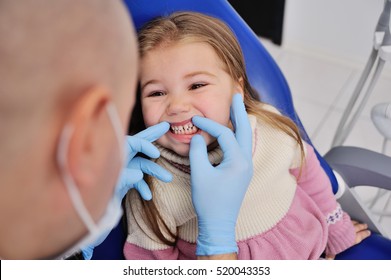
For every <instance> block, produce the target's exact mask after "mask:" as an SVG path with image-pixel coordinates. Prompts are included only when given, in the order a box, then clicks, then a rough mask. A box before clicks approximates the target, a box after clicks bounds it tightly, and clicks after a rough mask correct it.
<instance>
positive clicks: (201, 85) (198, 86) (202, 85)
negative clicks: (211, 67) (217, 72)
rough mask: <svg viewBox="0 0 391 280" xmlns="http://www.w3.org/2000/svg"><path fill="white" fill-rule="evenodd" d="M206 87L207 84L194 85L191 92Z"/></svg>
mask: <svg viewBox="0 0 391 280" xmlns="http://www.w3.org/2000/svg"><path fill="white" fill-rule="evenodd" d="M204 86H206V84H201V83H198V84H192V85H191V86H190V90H195V89H198V88H200V87H204Z"/></svg>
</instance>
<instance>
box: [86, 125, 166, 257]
mask: <svg viewBox="0 0 391 280" xmlns="http://www.w3.org/2000/svg"><path fill="white" fill-rule="evenodd" d="M169 128H170V125H169V124H168V123H167V122H162V123H159V124H157V125H154V126H151V127H149V128H147V129H145V130H143V131H141V132H139V133H137V134H135V135H133V136H127V137H126V144H125V153H126V158H127V160H126V165H125V168H123V170H122V172H121V176H120V178H119V181H118V185H117V186H116V188H115V194H114V195H115V196H117V197H118V198H119V199H120V200H121V201H122V199H123V198H124V197H125V195H126V193H127V192H128V191H129V190H130V189H132V188H135V189H137V191H138V192H139V193H140V195H141V197H142V198H143V199H145V200H150V199H151V198H152V193H151V191H150V189H149V187H148V185H147V183H146V182H145V181H144V179H143V174H144V173H145V174H148V175H151V176H154V177H156V178H158V179H159V180H161V181H163V182H170V181H171V180H172V175H171V173H169V172H168V171H167V170H165V169H164V168H162V167H161V166H159V165H158V164H156V163H154V162H153V161H151V160H148V159H146V158H143V157H140V156H136V155H137V154H138V153H143V154H144V155H146V156H148V157H150V158H158V157H159V156H160V152H159V150H158V149H157V148H156V147H155V146H154V145H153V144H152V143H151V142H153V141H155V140H157V139H158V138H160V137H161V136H162V135H163V134H165V133H166V132H167V131H168V129H169ZM109 234H110V232H106V233H104V234H102V236H101V237H100V238H99V239H98V240H97V241H96V242H95V243H94V244H91V245H89V246H87V247H85V248H83V249H82V250H81V251H82V254H83V257H84V259H86V260H90V259H91V258H92V254H93V252H94V248H95V247H96V246H98V245H99V244H101V243H102V242H103V241H104V240H105V239H106V237H107V236H108V235H109Z"/></svg>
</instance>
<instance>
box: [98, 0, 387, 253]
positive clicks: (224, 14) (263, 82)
mask: <svg viewBox="0 0 391 280" xmlns="http://www.w3.org/2000/svg"><path fill="white" fill-rule="evenodd" d="M124 3H125V4H126V5H127V7H128V9H129V11H130V13H131V15H132V18H133V21H134V23H135V25H136V28H137V29H139V28H140V27H142V26H143V24H145V23H146V22H147V21H149V20H151V19H152V18H154V17H156V16H160V15H165V14H170V13H171V12H173V11H178V10H192V11H198V12H202V13H205V14H209V15H212V16H215V17H218V18H220V19H222V20H223V21H225V22H226V23H227V24H228V25H229V26H230V27H231V29H232V30H233V31H234V33H235V34H236V36H237V38H238V40H239V42H240V45H241V47H242V50H243V53H244V56H245V61H246V68H247V74H248V77H249V80H250V83H251V85H252V86H253V87H254V88H255V89H256V90H257V92H258V93H259V94H260V97H261V100H262V101H264V102H266V103H270V104H272V105H274V106H275V107H277V108H279V109H280V110H281V112H282V113H284V114H285V115H287V116H289V117H290V118H291V119H292V120H294V121H295V122H296V124H297V125H298V126H299V128H300V129H301V131H302V137H303V138H304V139H305V140H306V141H307V142H308V143H310V144H311V145H312V143H311V141H310V139H309V137H308V135H307V133H306V131H305V129H304V127H303V125H302V123H301V121H300V119H299V117H298V115H297V114H296V111H295V109H294V104H293V101H292V96H291V92H290V89H289V86H288V83H287V81H286V79H285V77H284V75H283V73H282V72H281V70H280V68H279V67H278V65H277V64H276V63H275V61H274V60H273V58H272V57H271V56H270V54H269V53H268V52H267V50H266V49H265V48H264V47H263V45H262V44H261V42H260V40H259V38H258V36H257V35H256V34H255V33H254V32H253V31H252V30H251V29H250V27H249V26H248V25H247V24H246V23H245V22H244V20H243V19H242V18H241V17H240V15H239V14H238V13H237V12H236V11H235V10H234V9H233V8H232V6H231V5H230V4H229V2H227V1H226V0H147V1H146V0H124ZM314 149H315V151H316V153H317V156H318V159H319V160H320V162H321V165H322V167H323V168H324V169H325V171H326V173H327V174H328V176H329V178H330V181H331V183H332V186H333V191H334V193H336V191H337V190H338V183H337V180H336V178H335V176H334V174H333V172H332V169H331V168H330V166H329V165H328V164H327V162H326V161H325V160H324V159H323V157H322V156H321V155H319V153H318V152H317V150H316V148H315V147H314ZM121 230H122V229H119V228H116V229H115V230H113V234H117V235H119V236H120V237H121V238H122V239H121V241H122V240H123V238H124V237H123V236H121V234H120V233H119V232H120V231H121ZM109 238H110V237H109ZM112 241H113V240H112V239H110V240H106V241H105V242H104V244H102V245H101V246H99V247H98V248H96V250H95V252H94V258H98V259H99V258H100V259H102V258H103V259H108V258H111V257H110V256H108V255H105V252H104V251H105V250H103V249H102V248H100V247H104V246H107V245H106V244H105V243H106V242H107V243H109V242H112ZM112 256H117V257H123V256H122V252H120V253H118V254H115V253H114V254H112ZM338 258H340V259H391V241H390V240H388V239H385V238H383V237H381V236H379V235H375V234H374V235H373V236H372V237H370V238H369V239H367V240H366V241H365V242H362V243H361V244H360V245H358V246H355V247H354V248H352V249H349V250H348V251H346V252H344V253H343V254H341V255H339V256H338Z"/></svg>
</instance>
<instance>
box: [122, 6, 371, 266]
mask: <svg viewBox="0 0 391 280" xmlns="http://www.w3.org/2000/svg"><path fill="white" fill-rule="evenodd" d="M139 43H140V55H141V72H140V78H141V80H140V95H139V100H138V102H139V104H138V106H140V107H139V110H137V108H136V110H135V113H136V114H137V112H139V114H142V117H143V119H144V124H145V126H147V127H149V126H151V125H154V124H156V123H159V122H161V121H167V122H169V123H170V125H171V129H170V131H169V132H168V133H166V134H165V135H164V136H162V137H161V138H160V139H159V140H157V141H156V143H157V146H158V148H159V150H160V152H161V157H160V158H159V159H158V160H157V163H158V164H160V165H162V166H163V167H164V168H166V169H167V170H169V171H170V172H171V173H172V174H173V176H174V179H173V181H172V182H170V183H162V182H160V181H158V180H155V179H154V178H147V179H148V183H149V185H150V187H151V189H152V191H153V199H152V200H151V201H144V200H142V198H141V197H140V196H139V195H138V193H137V192H135V191H133V190H132V191H130V192H129V193H128V195H127V198H126V215H127V219H128V236H127V240H126V244H125V246H124V254H125V257H126V258H127V259H195V258H197V256H196V254H195V249H196V244H195V243H196V240H197V234H198V232H197V217H196V214H195V212H194V209H193V205H192V200H191V187H190V172H191V170H190V164H189V158H188V155H189V143H190V140H191V138H192V137H193V136H194V135H195V134H197V133H199V134H201V135H202V136H203V137H204V138H205V141H206V143H207V145H208V156H209V160H210V162H211V164H213V165H218V164H219V163H220V162H221V160H222V151H221V149H220V148H219V146H218V144H217V141H216V139H214V138H212V137H211V136H210V135H208V134H207V133H206V132H204V131H201V130H200V129H198V128H197V127H196V126H195V125H193V123H192V121H191V119H192V117H193V116H195V115H199V116H203V117H206V118H210V119H212V120H214V121H216V122H218V123H220V124H224V125H226V126H228V127H232V125H231V123H230V121H229V116H230V104H231V101H232V96H233V95H234V94H235V93H240V94H242V96H243V99H244V103H245V105H246V110H247V112H248V117H249V120H250V123H251V126H252V133H253V148H252V151H253V152H252V154H253V165H254V176H253V179H252V181H251V184H250V186H249V188H248V191H247V193H246V196H245V198H244V200H243V203H242V207H241V209H240V213H239V217H238V220H237V223H236V240H237V245H238V248H239V252H238V259H319V258H320V257H321V255H322V254H323V253H325V256H326V257H328V258H333V257H334V255H335V254H338V253H340V252H341V251H343V250H345V249H347V248H349V247H350V246H352V245H354V244H356V243H358V242H360V241H361V240H362V239H363V238H365V237H367V236H368V235H369V231H368V230H366V225H363V224H359V223H356V222H352V221H351V220H350V218H349V216H348V215H347V214H346V213H345V212H343V210H342V209H341V208H340V206H339V205H338V203H337V202H336V200H335V198H334V195H333V193H332V189H331V186H330V182H329V179H328V177H327V175H326V174H325V172H324V171H323V169H322V168H321V166H320V164H319V162H318V160H317V158H316V155H315V153H314V151H313V148H312V147H311V146H310V145H308V144H307V143H305V142H303V141H302V139H301V137H300V134H299V130H298V128H297V127H296V126H295V124H294V123H293V122H292V121H291V120H290V119H289V118H287V117H284V116H283V115H281V114H280V113H279V112H278V110H277V109H276V108H274V107H272V106H270V105H267V104H264V103H262V102H260V101H258V100H257V96H258V95H257V93H255V92H254V90H253V89H252V88H251V86H250V84H249V82H248V80H247V75H246V72H245V64H244V59H243V55H242V52H241V49H240V46H239V44H238V42H237V40H236V38H235V36H234V35H233V33H232V32H231V30H230V29H229V28H228V27H227V26H226V25H225V24H224V23H222V22H221V21H220V20H217V19H215V18H212V17H210V16H206V15H203V14H199V13H195V12H179V13H174V14H172V15H170V16H167V17H164V18H159V19H156V20H153V21H151V22H150V23H149V24H147V26H145V27H144V28H143V29H142V30H141V31H140V33H139ZM135 119H137V118H135V117H132V120H135ZM142 126H143V124H140V123H138V124H137V123H133V124H131V127H130V129H131V132H132V133H136V132H137V131H140V130H141V129H142V128H143V127H142Z"/></svg>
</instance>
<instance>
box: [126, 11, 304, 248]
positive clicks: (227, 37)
mask: <svg viewBox="0 0 391 280" xmlns="http://www.w3.org/2000/svg"><path fill="white" fill-rule="evenodd" d="M138 38H139V52H140V57H141V58H142V57H143V56H144V55H145V54H146V53H148V52H149V51H151V50H154V49H157V48H159V47H164V46H168V45H170V44H174V43H178V42H202V43H206V44H208V45H210V46H211V47H212V48H213V49H214V51H215V52H216V54H217V56H218V57H219V58H220V59H221V61H222V62H223V65H224V66H225V68H226V69H225V70H226V71H227V73H228V74H229V75H230V76H231V77H232V79H233V80H234V81H241V85H242V88H243V93H244V98H243V99H244V104H245V107H246V110H247V113H248V114H252V115H255V116H256V117H257V118H258V119H260V120H262V121H263V122H266V123H268V124H270V125H271V126H272V127H274V128H276V129H279V130H281V131H283V132H285V133H286V134H287V135H289V136H290V137H292V138H293V139H294V140H295V141H296V142H297V144H298V145H299V147H300V149H301V157H302V159H303V157H304V148H303V143H302V141H301V136H300V132H299V129H298V127H297V126H296V124H295V123H294V122H293V121H292V120H291V119H290V118H288V117H285V116H283V115H279V114H276V113H274V112H271V111H269V110H266V109H263V106H260V105H261V104H262V102H261V101H260V100H259V95H258V94H257V93H256V92H255V90H254V89H253V88H252V87H251V85H250V83H249V81H248V78H247V74H246V68H245V62H244V56H243V53H242V50H241V47H240V45H239V42H238V41H237V39H236V37H235V35H234V34H233V32H232V31H231V29H229V27H228V26H227V25H226V24H225V23H224V22H222V21H221V20H219V19H217V18H214V17H211V16H208V15H205V14H201V13H197V12H175V13H173V14H171V15H169V16H165V17H159V18H157V19H154V20H152V21H150V22H149V23H148V24H147V25H145V26H144V27H143V28H142V29H141V30H140V32H139V36H138ZM141 118H142V113H141V105H140V94H138V100H137V102H136V108H135V110H134V113H133V116H132V122H131V124H130V127H129V132H130V133H131V134H133V133H137V132H139V131H140V130H142V129H143V128H144V127H143V126H144V124H141V122H140V121H139V120H140V119H141ZM136 120H138V121H136ZM147 183H148V179H147ZM149 186H150V187H152V185H151V184H149ZM152 192H153V189H152ZM130 205H132V203H130ZM143 206H144V208H143V210H144V218H145V220H146V221H147V222H148V223H149V226H150V228H151V229H152V230H153V232H154V233H155V234H156V236H157V237H158V238H159V239H160V241H162V242H164V243H165V244H167V245H170V246H172V245H174V244H175V242H176V233H174V232H171V231H170V230H169V228H168V227H167V225H166V224H165V222H164V220H163V219H162V217H161V216H160V214H159V211H158V209H157V207H156V205H155V204H154V201H153V199H152V200H150V201H144V200H143ZM163 232H164V233H166V235H167V234H168V235H169V237H166V236H165V235H164V234H163Z"/></svg>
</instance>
